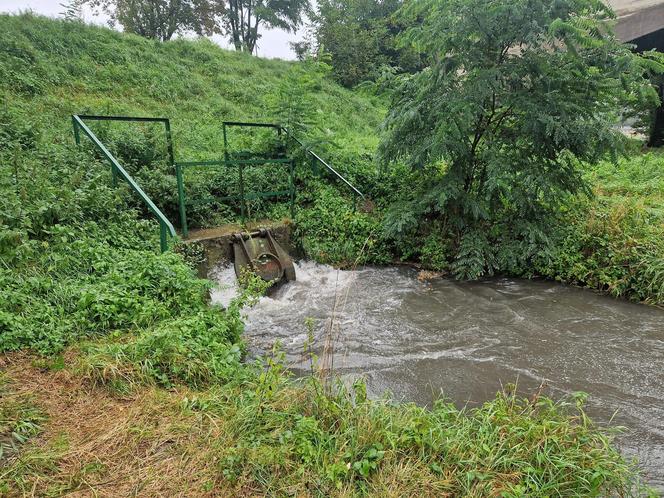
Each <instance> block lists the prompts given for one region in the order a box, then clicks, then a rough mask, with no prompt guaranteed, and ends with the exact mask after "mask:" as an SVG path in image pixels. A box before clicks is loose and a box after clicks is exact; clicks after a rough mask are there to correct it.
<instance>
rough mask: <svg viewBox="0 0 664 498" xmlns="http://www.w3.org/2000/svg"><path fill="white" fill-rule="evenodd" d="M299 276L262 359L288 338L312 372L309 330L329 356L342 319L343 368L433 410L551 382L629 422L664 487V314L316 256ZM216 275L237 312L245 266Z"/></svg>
mask: <svg viewBox="0 0 664 498" xmlns="http://www.w3.org/2000/svg"><path fill="white" fill-rule="evenodd" d="M296 271H297V281H296V282H293V283H288V284H285V285H284V286H282V287H281V288H279V289H277V290H276V291H275V292H274V293H272V295H271V296H269V297H264V298H262V299H261V301H260V302H259V303H258V304H257V306H255V307H254V308H253V309H251V310H250V311H248V315H247V328H246V334H245V336H246V340H247V342H248V344H249V347H250V350H251V352H252V354H260V353H263V352H266V351H269V350H270V349H271V348H272V346H273V344H274V343H275V342H276V341H279V342H280V344H281V348H282V350H283V351H284V352H285V353H286V359H287V361H288V363H289V365H290V367H291V368H292V369H293V370H294V371H295V372H296V373H304V372H307V371H308V370H309V368H310V367H309V361H308V360H307V359H306V358H305V357H304V355H303V349H304V346H305V343H306V341H307V338H308V335H309V328H308V327H310V328H311V329H312V332H313V334H314V336H315V337H316V338H317V340H316V343H315V344H316V347H315V350H317V351H318V352H320V349H321V344H322V342H323V341H322V340H321V337H322V336H323V335H324V334H325V331H326V330H329V328H328V327H329V324H330V321H331V320H333V322H334V324H335V327H338V329H336V328H335V330H336V331H337V332H336V333H337V334H338V336H337V337H336V340H335V355H334V369H335V371H336V372H337V373H338V374H339V375H342V376H351V377H357V376H359V375H363V376H365V377H366V379H367V386H368V389H369V392H370V393H371V394H372V395H374V396H379V395H381V394H382V393H384V392H385V391H390V392H391V393H392V395H393V397H394V398H395V399H396V400H404V401H414V402H416V403H419V404H422V405H430V404H431V403H432V401H433V400H435V399H438V398H439V397H441V396H445V397H447V398H449V399H451V400H453V401H454V402H455V403H456V404H457V405H458V406H460V407H461V406H464V405H468V406H477V405H478V404H481V403H482V402H484V401H486V400H488V399H490V398H492V397H493V396H494V395H495V393H496V391H498V390H500V389H501V386H502V385H505V384H507V383H515V382H516V383H517V385H518V389H519V391H520V392H523V393H524V394H529V393H532V392H534V391H535V390H536V389H537V388H538V386H540V384H541V383H542V382H544V383H545V384H546V386H547V387H546V390H545V393H546V394H547V395H548V396H550V397H553V398H554V399H559V398H561V397H564V396H565V395H567V394H570V393H572V392H575V391H584V392H586V393H588V394H589V402H588V407H587V411H588V413H589V414H590V415H591V416H592V417H593V418H594V419H595V420H596V421H598V422H599V423H608V422H609V421H612V422H611V423H612V425H620V426H624V427H625V428H626V429H625V432H624V433H622V434H621V435H620V436H619V438H618V444H619V447H620V448H621V450H622V451H623V452H624V454H625V455H627V456H636V457H637V458H638V459H639V463H640V467H641V468H642V469H643V471H644V474H645V477H646V481H647V482H648V483H649V484H650V485H652V486H654V487H656V488H657V489H659V490H661V491H664V311H663V310H660V309H657V308H651V307H647V306H643V305H638V304H634V303H630V302H626V301H623V300H617V299H613V298H610V297H608V296H603V295H599V294H596V293H594V292H591V291H588V290H582V289H578V288H574V287H571V286H566V285H562V284H558V283H554V282H547V281H530V280H521V279H506V278H494V279H488V280H485V281H481V282H472V283H469V282H455V281H452V280H447V279H442V278H438V279H434V280H431V281H424V282H423V281H420V280H418V278H417V276H418V273H417V271H415V270H413V269H410V268H405V267H392V268H364V269H360V270H357V271H339V270H335V269H334V268H332V267H329V266H326V265H319V264H316V263H312V262H300V263H299V264H297V265H296ZM211 277H212V278H213V279H214V280H216V281H217V282H218V283H219V288H218V289H216V290H214V291H213V293H212V300H213V302H217V303H221V304H226V303H227V302H228V301H229V299H230V298H231V297H232V296H233V295H234V294H235V285H236V284H235V276H234V273H233V269H232V268H228V267H220V268H217V269H215V270H214V271H213V273H212V274H211ZM307 322H309V323H310V325H307Z"/></svg>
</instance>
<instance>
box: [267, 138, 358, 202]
mask: <svg viewBox="0 0 664 498" xmlns="http://www.w3.org/2000/svg"><path fill="white" fill-rule="evenodd" d="M280 129H281V130H282V131H283V132H284V133H285V134H286V136H287V137H288V138H289V139H291V140H293V141H294V142H296V143H297V144H298V145H299V146H300V147H301V148H302V150H303V151H304V154H305V155H308V156H309V157H311V159H312V165H316V164H320V165H322V166H324V167H325V168H326V169H327V170H328V171H329V172H330V173H332V175H333V176H334V177H336V178H337V179H338V180H339V181H341V182H342V183H343V184H344V185H346V187H348V188H349V189H350V190H351V192H352V193H353V211H354V210H355V209H357V199H358V198H360V199H362V200H364V199H365V197H364V194H363V193H362V192H360V191H359V190H358V189H357V188H355V186H354V185H353V184H352V183H350V182H349V181H348V180H346V178H344V177H343V175H341V173H339V172H338V171H337V170H336V169H334V168H333V167H332V166H330V165H329V164H328V163H327V162H326V161H325V160H324V159H322V158H321V157H320V156H319V155H318V154H316V153H315V152H314V151H312V150H311V149H309V148H308V147H307V146H306V145H304V144H303V143H302V142H301V141H300V140H299V139H298V138H297V137H295V136H294V135H293V134H291V133H290V131H288V129H286V128H284V127H283V126H280ZM314 170H315V167H314Z"/></svg>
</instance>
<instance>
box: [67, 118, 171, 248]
mask: <svg viewBox="0 0 664 498" xmlns="http://www.w3.org/2000/svg"><path fill="white" fill-rule="evenodd" d="M84 120H91V121H92V120H96V121H144V122H163V123H164V124H165V125H166V135H167V141H168V152H169V156H170V159H171V163H172V162H173V142H172V140H171V132H170V123H169V121H168V119H165V118H136V117H128V116H126V117H125V116H87V115H81V116H79V115H76V114H75V115H73V116H72V126H73V127H74V138H75V140H76V145H80V144H81V134H80V132H81V131H82V132H83V133H84V134H85V135H86V136H87V137H88V138H89V139H90V140H91V141H92V143H93V144H94V145H95V146H96V147H97V149H99V151H100V152H101V153H102V154H103V156H104V157H105V158H106V159H107V160H108V162H110V163H111V175H112V182H113V185H117V177H118V175H119V176H121V177H122V179H124V180H125V181H126V182H127V183H128V184H129V186H130V187H131V189H132V190H133V191H134V192H136V194H138V196H139V197H140V198H141V200H142V201H143V202H144V203H145V204H146V205H147V207H148V209H149V210H150V211H151V212H152V214H154V215H155V217H156V218H157V220H158V221H159V241H160V246H161V251H162V252H165V251H166V250H168V236H170V237H171V238H173V237H175V236H176V233H175V228H173V224H172V223H171V222H170V221H169V220H168V218H166V216H165V215H164V213H162V212H161V210H160V209H159V208H158V207H157V206H156V205H155V203H154V202H152V199H150V197H148V195H147V194H146V193H145V192H144V191H143V189H142V188H141V187H140V186H139V185H138V183H136V181H135V180H134V179H133V178H132V177H131V175H130V174H129V173H127V171H126V170H125V169H124V168H123V167H122V166H121V165H120V163H119V162H118V160H117V159H116V158H115V157H114V156H113V154H111V152H110V151H109V150H108V149H107V148H106V146H105V145H104V144H103V143H102V142H101V140H99V138H97V135H95V134H94V133H93V132H92V130H91V129H90V128H88V126H87V125H86V124H85V123H84Z"/></svg>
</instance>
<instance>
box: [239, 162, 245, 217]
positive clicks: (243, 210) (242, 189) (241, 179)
mask: <svg viewBox="0 0 664 498" xmlns="http://www.w3.org/2000/svg"><path fill="white" fill-rule="evenodd" d="M238 168H239V173H240V219H241V220H242V223H244V222H245V216H246V209H245V205H244V204H245V200H244V178H243V175H242V172H243V170H244V165H243V164H242V163H240V164H238Z"/></svg>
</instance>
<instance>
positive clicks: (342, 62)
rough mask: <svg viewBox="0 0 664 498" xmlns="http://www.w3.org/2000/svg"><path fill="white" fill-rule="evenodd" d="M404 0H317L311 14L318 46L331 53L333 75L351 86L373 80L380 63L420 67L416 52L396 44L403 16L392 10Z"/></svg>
mask: <svg viewBox="0 0 664 498" xmlns="http://www.w3.org/2000/svg"><path fill="white" fill-rule="evenodd" d="M402 3H403V0H320V1H319V2H318V11H317V13H316V14H315V15H314V16H313V25H314V30H315V35H316V41H317V44H318V47H319V49H322V50H324V51H325V52H327V53H329V54H330V55H331V57H332V67H333V76H334V78H335V79H336V80H337V81H338V82H340V83H341V84H343V85H345V86H348V87H352V86H355V85H357V84H358V83H361V82H362V81H366V80H373V79H375V78H376V77H377V76H379V75H380V73H381V68H382V67H383V66H394V67H399V68H400V69H401V70H402V71H406V72H414V71H415V70H418V69H421V67H422V58H421V57H420V55H419V52H417V51H416V50H413V49H412V48H410V47H398V46H397V43H396V35H398V34H399V33H400V32H402V31H404V29H405V25H404V24H403V22H402V21H403V20H404V19H403V18H401V19H400V18H397V17H395V16H394V13H395V12H396V11H397V10H398V9H399V8H400V7H401V5H402Z"/></svg>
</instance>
